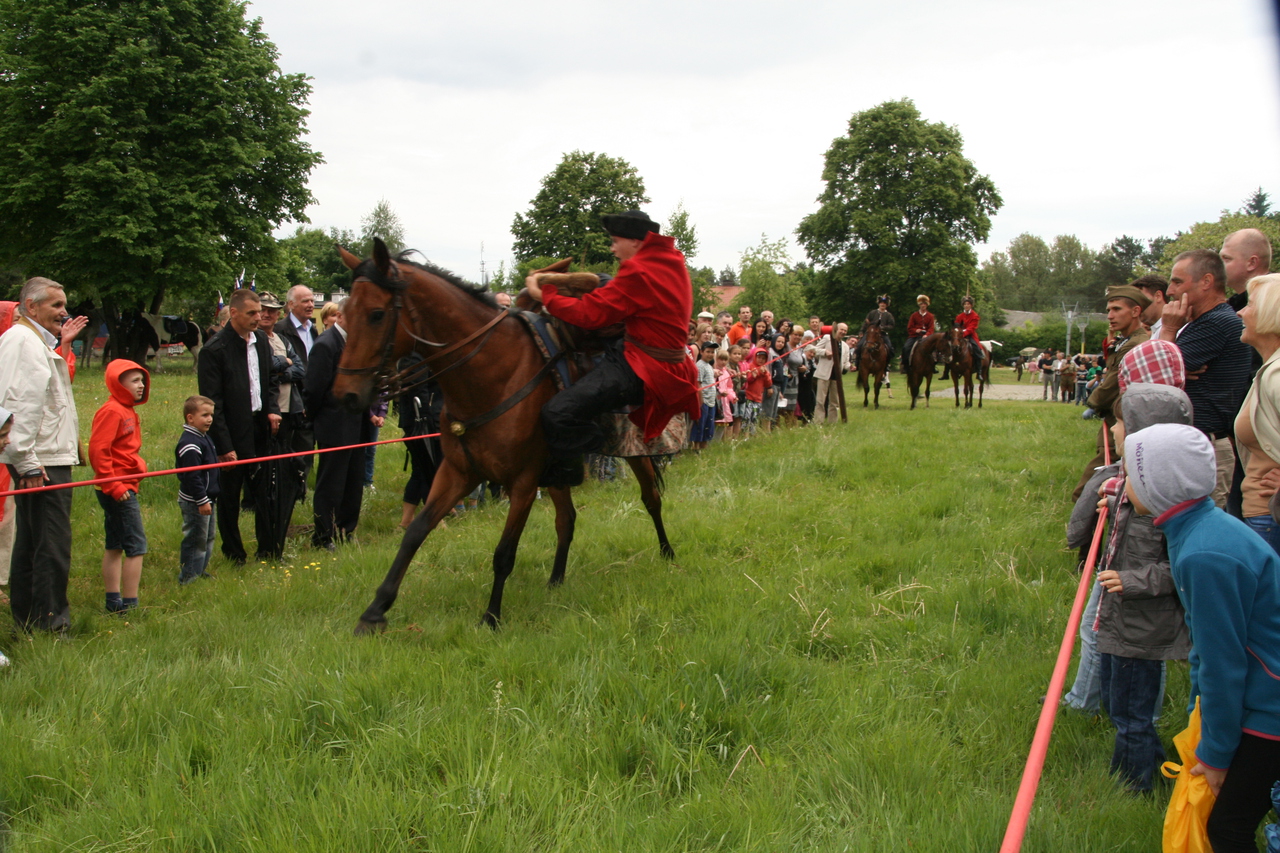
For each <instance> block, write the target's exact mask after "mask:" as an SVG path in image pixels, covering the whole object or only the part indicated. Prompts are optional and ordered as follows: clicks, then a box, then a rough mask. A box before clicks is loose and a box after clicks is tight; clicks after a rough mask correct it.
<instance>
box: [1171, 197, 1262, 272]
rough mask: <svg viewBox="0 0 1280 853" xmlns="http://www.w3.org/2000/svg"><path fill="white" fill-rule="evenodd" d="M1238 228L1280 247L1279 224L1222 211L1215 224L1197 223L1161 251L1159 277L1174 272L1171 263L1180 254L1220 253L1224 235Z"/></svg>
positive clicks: (1179, 234) (1225, 236) (1244, 214)
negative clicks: (1193, 251) (1195, 251)
mask: <svg viewBox="0 0 1280 853" xmlns="http://www.w3.org/2000/svg"><path fill="white" fill-rule="evenodd" d="M1241 228H1257V229H1258V230H1259V231H1261V232H1262V233H1263V234H1266V235H1267V239H1268V240H1270V241H1271V245H1272V246H1280V220H1278V219H1272V218H1271V217H1266V216H1250V215H1249V214H1247V213H1229V212H1227V211H1225V210H1224V211H1223V212H1222V216H1220V217H1218V221H1217V222H1197V223H1196V224H1195V225H1192V226H1191V228H1190V229H1188V230H1187V231H1179V232H1178V234H1177V235H1176V236H1175V237H1174V238H1173V239H1172V240H1171V241H1169V243H1168V244H1167V245H1165V247H1164V252H1163V254H1162V255H1161V256H1160V264H1159V269H1160V273H1161V274H1162V275H1165V276H1167V275H1169V273H1170V272H1171V271H1172V270H1173V259H1174V258H1175V257H1177V256H1178V254H1179V253H1181V252H1186V251H1190V250H1191V249H1213V250H1214V251H1215V252H1216V251H1219V250H1220V249H1221V248H1222V241H1223V240H1225V239H1226V238H1227V235H1228V234H1230V233H1231V232H1233V231H1239V230H1240V229H1241Z"/></svg>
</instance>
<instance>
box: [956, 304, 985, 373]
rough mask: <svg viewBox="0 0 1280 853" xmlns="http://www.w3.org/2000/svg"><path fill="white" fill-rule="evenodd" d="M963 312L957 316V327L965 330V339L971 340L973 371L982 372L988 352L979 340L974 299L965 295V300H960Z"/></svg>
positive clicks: (978, 318) (977, 318)
mask: <svg viewBox="0 0 1280 853" xmlns="http://www.w3.org/2000/svg"><path fill="white" fill-rule="evenodd" d="M960 306H961V308H963V309H964V310H962V311H961V312H960V313H959V314H957V315H956V325H957V326H959V327H960V328H962V329H964V337H966V338H968V339H969V345H970V346H971V347H973V369H974V370H975V371H981V370H982V358H983V356H984V355H985V354H986V350H984V349H983V348H982V341H980V340H978V320H980V319H981V318H980V317H978V313H977V312H976V311H974V310H973V297H972V296H970V295H968V294H967V293H966V294H965V297H964V299H961V300H960Z"/></svg>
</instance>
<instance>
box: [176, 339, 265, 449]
mask: <svg viewBox="0 0 1280 853" xmlns="http://www.w3.org/2000/svg"><path fill="white" fill-rule="evenodd" d="M253 337H254V347H255V348H256V349H257V352H258V373H259V378H258V382H259V384H260V385H261V387H262V408H261V409H260V410H259V411H257V412H254V411H252V406H251V402H250V400H249V361H248V355H247V353H246V350H247V347H246V345H245V342H244V339H243V338H241V337H240V336H239V335H237V334H236V330H235V329H233V328H232V327H231V324H230V323H227V325H226V326H224V327H223V328H222V331H221V332H218V334H216V335H214V336H213V339H212V340H211V341H209V343H207V344H205V345H204V348H203V349H202V350H200V359H199V365H198V371H197V372H198V375H199V384H200V393H201V394H202V395H203V396H205V397H208V398H209V399H210V400H213V426H212V427H210V429H209V436H210V437H211V438H212V439H213V446H214V447H215V448H216V449H217V451H218V455H219V456H221V455H223V454H224V453H230V452H231V451H233V450H234V451H235V453H236V455H237V456H239V457H240V458H241V459H252V458H253V457H255V456H262V455H265V454H266V452H267V442H268V441H269V440H270V439H271V424H270V422H269V421H268V420H267V415H278V414H280V405H279V402H278V398H279V394H278V393H277V392H278V391H279V385H277V384H276V379H275V376H274V375H273V374H272V372H271V344H269V343H268V342H267V334H266V332H254V333H253Z"/></svg>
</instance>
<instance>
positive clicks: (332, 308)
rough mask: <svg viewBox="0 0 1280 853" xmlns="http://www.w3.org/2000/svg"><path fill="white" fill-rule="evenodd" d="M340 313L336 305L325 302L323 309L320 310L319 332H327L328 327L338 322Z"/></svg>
mask: <svg viewBox="0 0 1280 853" xmlns="http://www.w3.org/2000/svg"><path fill="white" fill-rule="evenodd" d="M340 313H342V312H341V311H339V310H338V303H336V302H326V303H325V304H324V307H323V308H321V309H320V326H321V332H327V331H329V327H330V326H332V325H333V324H334V323H336V322H337V321H338V315H339V314H340Z"/></svg>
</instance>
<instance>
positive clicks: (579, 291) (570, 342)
mask: <svg viewBox="0 0 1280 853" xmlns="http://www.w3.org/2000/svg"><path fill="white" fill-rule="evenodd" d="M570 263H572V260H571V259H570V258H565V259H564V260H561V261H557V262H556V263H554V264H552V265H551V266H549V267H544V268H543V269H540V270H534V271H533V274H534V275H538V278H539V281H546V282H548V283H550V284H554V285H555V286H556V290H557V291H558V292H560V293H562V294H564V295H565V296H569V297H572V298H574V299H581V298H582V297H583V296H585V295H586V294H588V293H590V292H591V291H593V290H595V289H596V288H597V287H600V276H598V275H596V274H595V273H590V272H572V273H571V272H565V270H567V269H568V268H569V264H570ZM606 284H607V282H606ZM515 307H516V308H518V309H519V310H520V312H521V319H523V320H524V321H525V322H526V323H527V324H529V326H530V330H531V331H533V332H534V342H535V343H537V344H538V348H539V349H540V350H541V351H542V355H543V357H544V358H551V357H553V356H554V355H555V354H556V352H563V353H564V354H565V355H564V360H565V362H567V364H568V368H569V375H568V376H564V375H563V373H557V385H559V386H560V388H561V390H563V389H564V388H566V387H568V386H569V385H571V384H573V383H574V382H576V381H578V379H580V378H581V377H583V376H585V375H586V374H588V373H590V372H591V371H592V370H594V369H595V366H596V357H597V356H599V355H600V354H601V353H603V352H604V350H605V349H606V348H607V347H608V346H610V345H612V344H613V343H615V342H616V341H617V340H618V339H619V338H621V337H622V336H623V335H624V334H625V332H626V329H625V327H624V326H623V324H622V323H615V324H614V325H612V326H606V327H605V328H603V329H584V328H582V327H581V326H575V325H573V324H572V323H567V322H565V321H564V320H561V319H560V318H559V317H552V316H551V315H550V314H548V313H547V312H546V309H544V308H543V305H542V302H541V301H539V300H537V299H534V298H533V296H531V295H530V294H529V289H528V288H527V287H526V288H521V290H520V292H519V293H518V294H516V298H515Z"/></svg>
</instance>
